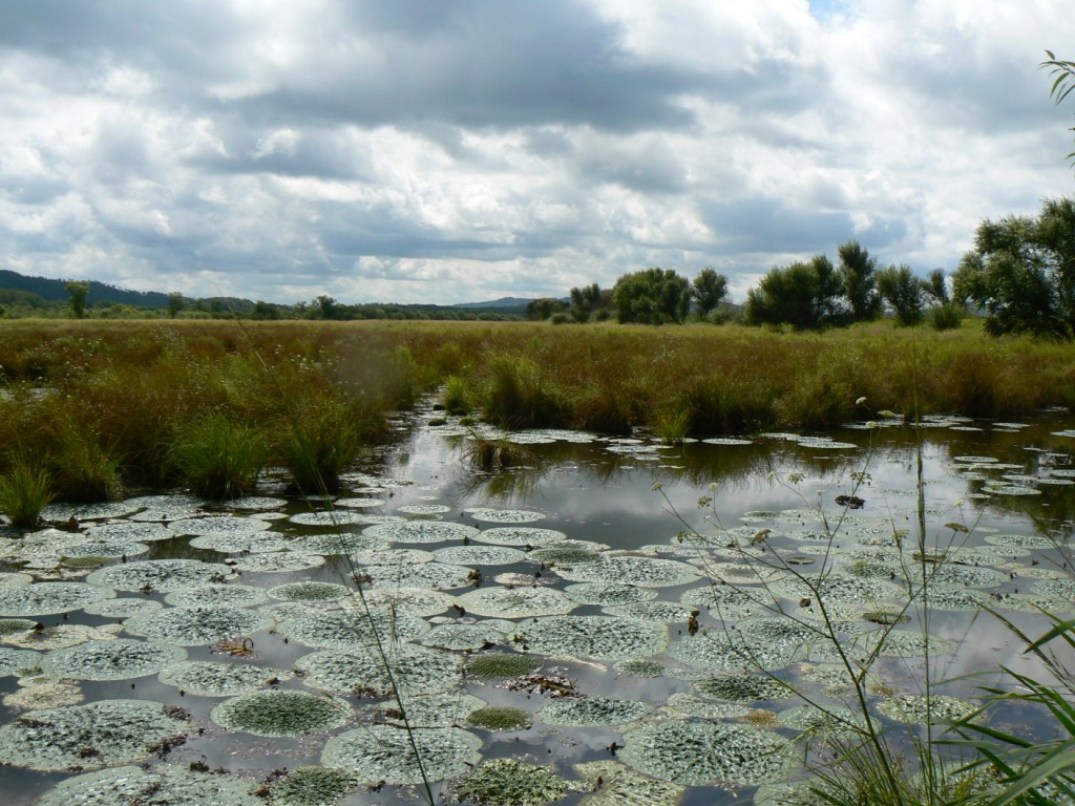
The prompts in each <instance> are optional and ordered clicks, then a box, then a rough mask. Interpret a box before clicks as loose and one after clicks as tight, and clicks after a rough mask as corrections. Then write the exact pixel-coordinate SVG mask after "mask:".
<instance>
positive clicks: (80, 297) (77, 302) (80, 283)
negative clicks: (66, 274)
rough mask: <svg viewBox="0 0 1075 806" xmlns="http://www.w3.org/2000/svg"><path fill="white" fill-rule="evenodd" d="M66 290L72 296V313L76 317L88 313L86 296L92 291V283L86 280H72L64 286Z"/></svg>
mask: <svg viewBox="0 0 1075 806" xmlns="http://www.w3.org/2000/svg"><path fill="white" fill-rule="evenodd" d="M64 290H65V291H66V292H67V294H68V296H69V297H70V300H69V304H70V306H71V313H73V314H74V315H75V318H76V319H81V318H83V317H84V316H85V315H86V297H87V296H89V293H90V284H89V283H87V282H86V281H85V280H71V281H70V282H69V283H67V285H65V286H64Z"/></svg>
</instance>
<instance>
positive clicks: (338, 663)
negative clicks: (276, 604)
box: [295, 645, 463, 697]
mask: <svg viewBox="0 0 1075 806" xmlns="http://www.w3.org/2000/svg"><path fill="white" fill-rule="evenodd" d="M295 668H296V669H299V670H301V671H302V672H303V673H304V674H305V682H306V684H307V685H309V686H313V687H314V688H319V689H323V690H325V691H333V692H338V693H341V694H356V693H358V694H360V695H361V696H364V697H384V696H387V695H388V694H391V693H392V692H393V683H394V684H395V689H396V690H398V691H399V692H401V693H403V694H435V693H438V692H442V691H448V690H449V689H452V688H454V687H455V686H456V685H458V684H459V682H460V680H462V676H463V662H462V659H461V658H460V657H459V656H458V655H452V654H449V653H447V652H440V651H438V650H435V649H426V648H424V647H416V646H408V645H403V646H401V647H399V648H398V649H392V648H391V647H390V646H388V645H385V654H384V656H382V655H380V654H379V653H378V652H377V651H376V649H375V648H374V647H369V648H361V649H332V650H325V651H322V652H314V653H311V654H309V655H304V656H303V657H301V658H299V659H298V660H297V661H295ZM389 672H391V675H389Z"/></svg>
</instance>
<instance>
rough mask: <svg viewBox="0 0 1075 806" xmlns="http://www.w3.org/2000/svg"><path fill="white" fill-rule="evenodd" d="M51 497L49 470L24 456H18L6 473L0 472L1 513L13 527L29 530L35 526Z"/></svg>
mask: <svg viewBox="0 0 1075 806" xmlns="http://www.w3.org/2000/svg"><path fill="white" fill-rule="evenodd" d="M52 498H53V493H52V482H51V479H50V478H49V474H48V471H46V470H45V469H44V467H42V466H41V465H40V464H38V463H35V462H31V461H29V460H28V459H27V458H26V457H17V458H16V459H15V460H14V462H13V464H12V465H11V467H10V468H9V469H8V471H7V472H6V473H4V474H3V475H0V512H2V513H3V514H4V515H7V517H8V520H10V521H11V525H12V526H16V527H18V528H20V529H32V528H34V527H35V526H37V525H38V523H39V521H40V519H41V510H43V509H44V508H45V507H46V506H47V505H48V503H49V501H51V500H52Z"/></svg>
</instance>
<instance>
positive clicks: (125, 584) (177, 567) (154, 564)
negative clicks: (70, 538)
mask: <svg viewBox="0 0 1075 806" xmlns="http://www.w3.org/2000/svg"><path fill="white" fill-rule="evenodd" d="M231 575H232V569H231V568H229V567H228V566H226V565H224V564H223V563H203V562H200V561H199V560H139V561H138V562H133V563H124V564H123V565H113V566H110V567H108V568H102V569H101V570H100V571H94V572H93V573H92V574H90V575H89V576H88V577H86V581H87V582H88V583H90V584H91V585H96V586H98V587H100V588H115V589H116V590H122V591H160V592H162V593H170V592H171V591H179V590H186V589H188V588H193V587H197V586H198V585H208V584H209V583H211V582H219V581H222V580H224V579H226V578H228V577H230V576H231ZM112 595H113V596H114V595H115V593H113V594H112ZM100 598H102V599H103V598H106V597H104V596H102V597H100Z"/></svg>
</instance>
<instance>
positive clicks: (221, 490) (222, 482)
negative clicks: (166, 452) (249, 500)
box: [170, 413, 267, 500]
mask: <svg viewBox="0 0 1075 806" xmlns="http://www.w3.org/2000/svg"><path fill="white" fill-rule="evenodd" d="M170 450H171V454H170V459H171V463H172V465H173V466H174V467H175V470H176V474H177V476H178V479H179V481H180V482H181V483H182V484H184V485H185V486H187V487H188V488H189V489H190V491H191V492H193V493H194V494H195V495H198V496H201V497H203V498H208V499H210V500H222V499H227V498H238V497H239V496H243V495H249V494H251V493H253V492H254V491H255V490H256V488H257V483H258V476H259V475H261V470H262V468H263V467H264V465H265V457H266V454H267V449H266V445H265V440H264V437H263V436H262V434H261V433H260V432H259V431H258V430H257V429H255V428H253V427H251V426H248V425H246V424H244V423H241V422H235V421H233V420H232V419H230V418H228V417H227V416H225V415H223V414H219V413H211V414H209V415H208V416H207V417H205V418H204V419H199V420H196V421H194V422H192V423H189V424H187V425H186V426H185V427H183V428H181V429H180V430H179V432H178V434H177V435H176V437H175V441H174V442H173V443H172V445H171V449H170Z"/></svg>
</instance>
